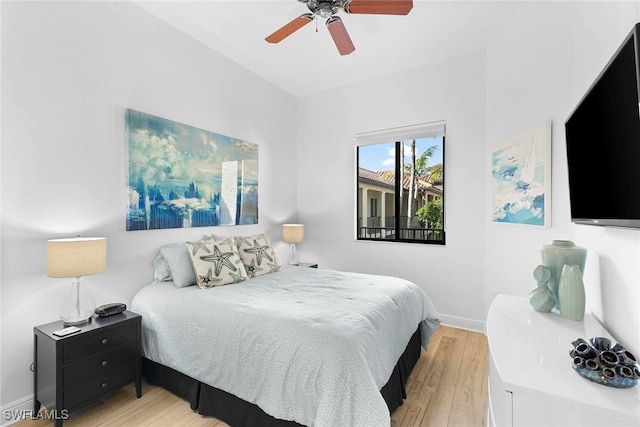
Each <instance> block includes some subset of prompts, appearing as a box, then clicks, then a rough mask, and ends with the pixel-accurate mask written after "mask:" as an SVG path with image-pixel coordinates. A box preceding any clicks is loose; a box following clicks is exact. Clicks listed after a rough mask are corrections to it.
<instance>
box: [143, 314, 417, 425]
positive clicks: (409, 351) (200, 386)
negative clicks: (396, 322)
mask: <svg viewBox="0 0 640 427" xmlns="http://www.w3.org/2000/svg"><path fill="white" fill-rule="evenodd" d="M419 358H420V327H419V326H418V329H417V330H416V332H415V333H414V334H413V335H412V336H411V339H409V343H408V344H407V347H406V349H405V350H404V353H402V356H400V359H398V363H397V364H396V366H395V368H394V369H393V373H392V374H391V378H389V381H388V382H387V383H386V384H385V385H384V387H382V389H381V390H380V394H381V395H382V397H383V398H384V400H385V402H387V406H388V407H389V412H390V413H392V412H393V411H394V410H395V409H396V408H397V407H399V406H400V405H402V402H403V400H404V399H405V398H406V397H407V395H406V392H405V386H406V384H407V379H408V378H409V375H410V374H411V371H412V370H413V367H414V366H415V364H416V362H417V361H418V359H419ZM142 373H143V375H144V377H145V379H146V380H147V382H148V383H149V384H155V385H159V386H161V387H163V388H165V389H167V390H169V391H170V392H172V393H174V394H176V395H177V396H179V397H181V398H183V399H185V400H186V401H187V402H189V404H190V405H191V409H193V410H194V411H197V412H198V413H199V414H201V415H204V416H211V417H215V418H217V419H219V420H221V421H224V422H225V423H227V424H229V425H230V426H233V427H249V426H252V427H255V426H260V427H294V426H295V427H297V426H300V427H301V424H298V423H296V422H294V421H284V420H280V419H278V418H274V417H272V416H271V415H269V414H267V413H266V412H264V411H263V410H262V409H260V408H259V407H258V406H257V405H254V404H253V403H249V402H247V401H245V400H242V399H240V398H239V397H236V396H234V395H233V394H230V393H227V392H225V391H222V390H220V389H217V388H215V387H211V386H210V385H207V384H205V383H202V382H200V381H197V380H195V379H193V378H191V377H189V376H187V375H185V374H183V373H181V372H178V371H176V370H175V369H172V368H168V367H166V366H164V365H161V364H159V363H156V362H154V361H152V360H149V359H147V358H144V357H143V358H142Z"/></svg>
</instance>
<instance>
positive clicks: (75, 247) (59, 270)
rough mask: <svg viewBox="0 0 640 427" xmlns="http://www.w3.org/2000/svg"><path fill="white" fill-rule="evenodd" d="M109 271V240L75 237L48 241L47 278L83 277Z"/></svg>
mask: <svg viewBox="0 0 640 427" xmlns="http://www.w3.org/2000/svg"><path fill="white" fill-rule="evenodd" d="M106 269H107V239H106V238H104V237H74V238H70V239H53V240H48V241H47V276H49V277H82V276H89V275H92V274H98V273H102V272H104V271H105V270H106Z"/></svg>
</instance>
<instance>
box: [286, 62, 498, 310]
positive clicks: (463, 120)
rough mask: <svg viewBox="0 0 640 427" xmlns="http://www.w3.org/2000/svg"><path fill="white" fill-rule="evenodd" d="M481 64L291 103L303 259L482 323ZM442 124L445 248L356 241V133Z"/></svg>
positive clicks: (454, 65)
mask: <svg viewBox="0 0 640 427" xmlns="http://www.w3.org/2000/svg"><path fill="white" fill-rule="evenodd" d="M485 80H486V77H485V57H484V54H483V53H474V54H470V55H466V56H463V57H460V58H456V59H453V60H450V61H446V62H442V63H439V64H437V65H434V66H429V67H422V68H418V69H414V70H411V71H407V72H403V73H396V74H393V75H390V76H387V77H382V78H377V79H374V80H368V81H364V82H362V83H359V84H354V85H350V86H348V87H345V88H342V89H337V90H332V91H327V92H323V93H321V94H318V95H310V96H306V97H304V98H301V99H299V102H298V144H299V145H298V212H299V218H300V220H301V221H302V222H303V223H304V224H305V241H304V242H303V243H302V244H300V246H299V251H300V257H301V259H302V260H306V261H317V262H319V263H320V265H321V267H325V268H333V269H338V270H347V271H357V272H368V273H379V274H385V275H394V276H399V277H403V278H406V279H408V280H411V281H413V282H415V283H416V284H418V285H419V286H421V287H422V288H423V289H424V290H425V291H426V292H427V293H428V295H429V296H430V297H431V299H432V300H433V302H434V303H435V305H436V306H437V307H438V309H439V310H440V312H441V313H443V314H446V315H448V316H450V317H464V318H466V319H475V320H477V321H482V319H484V304H483V290H484V287H483V280H484V264H483V263H484V259H483V256H482V251H483V241H484V223H485V221H486V213H485V210H484V209H483V208H482V207H483V204H484V188H483V185H484V172H485V165H484V162H483V159H484V150H485V145H484V139H485V127H484V121H485ZM436 120H446V126H447V129H446V142H445V149H444V150H445V212H446V213H445V215H446V228H447V244H446V246H439V245H425V244H406V243H380V242H356V241H354V223H355V185H356V184H355V183H356V175H355V173H356V172H355V171H356V169H355V148H354V147H355V142H354V135H355V134H356V133H360V132H366V131H373V130H380V129H387V128H392V127H398V126H403V125H412V124H418V123H425V122H431V121H436Z"/></svg>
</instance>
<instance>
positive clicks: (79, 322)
mask: <svg viewBox="0 0 640 427" xmlns="http://www.w3.org/2000/svg"><path fill="white" fill-rule="evenodd" d="M91 318H92V316H89V317H87V318H86V319H81V320H63V321H62V324H63V325H64V326H80V325H86V324H87V323H91Z"/></svg>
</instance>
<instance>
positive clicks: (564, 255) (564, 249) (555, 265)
mask: <svg viewBox="0 0 640 427" xmlns="http://www.w3.org/2000/svg"><path fill="white" fill-rule="evenodd" d="M540 255H541V256H542V264H543V265H544V266H545V267H548V268H549V270H551V277H550V278H549V281H548V282H547V287H548V288H549V290H550V291H551V296H552V297H553V299H554V300H555V301H556V304H555V308H557V309H560V305H559V303H558V285H559V283H560V274H561V273H562V267H564V265H565V264H573V265H577V266H578V267H579V268H580V274H581V275H582V273H583V272H584V266H585V263H586V261H587V250H586V249H585V248H582V247H580V246H576V245H575V243H573V242H572V241H570V240H554V241H553V242H552V243H551V244H550V245H545V246H543V247H541V248H540Z"/></svg>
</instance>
